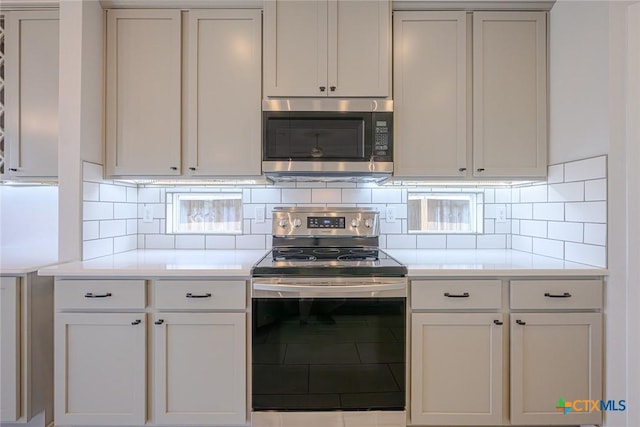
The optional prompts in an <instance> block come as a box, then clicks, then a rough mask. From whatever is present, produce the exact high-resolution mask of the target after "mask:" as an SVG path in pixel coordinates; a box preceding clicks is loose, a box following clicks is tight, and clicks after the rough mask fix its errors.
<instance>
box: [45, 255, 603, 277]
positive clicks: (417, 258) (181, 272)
mask: <svg viewBox="0 0 640 427" xmlns="http://www.w3.org/2000/svg"><path fill="white" fill-rule="evenodd" d="M266 252H267V251H266V250H153V249H147V250H142V249H140V250H133V251H129V252H124V253H121V254H116V255H110V256H106V257H101V258H96V259H92V260H88V261H78V262H71V263H66V264H60V265H55V266H51V267H47V268H44V269H41V270H39V274H40V275H46V276H59V277H82V276H84V277H97V276H120V277H165V276H173V277H177V276H182V277H204V276H219V277H247V278H248V277H249V276H250V274H251V267H252V266H253V265H254V264H255V263H256V262H258V260H259V259H261V258H262V257H263V256H264V255H265V253H266ZM386 252H387V253H389V254H390V255H391V256H393V257H394V258H396V259H397V260H398V261H400V262H402V263H403V264H406V265H407V266H408V269H409V276H411V277H430V276H431V277H436V276H603V275H606V274H607V270H606V269H602V268H598V267H593V266H588V265H584V264H577V263H572V262H568V261H562V260H558V259H554V258H548V257H544V256H540V255H532V254H528V253H524V252H519V251H513V250H509V249H507V250H502V249H479V250H473V249H461V250H451V249H447V250H442V249H428V250H422V249H418V250H415V249H388V250H386Z"/></svg>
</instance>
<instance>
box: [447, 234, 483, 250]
mask: <svg viewBox="0 0 640 427" xmlns="http://www.w3.org/2000/svg"><path fill="white" fill-rule="evenodd" d="M475 247H476V236H470V235H463V236H458V235H451V234H449V235H447V249H474V248H475Z"/></svg>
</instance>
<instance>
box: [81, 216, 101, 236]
mask: <svg viewBox="0 0 640 427" xmlns="http://www.w3.org/2000/svg"><path fill="white" fill-rule="evenodd" d="M99 237H100V221H83V222H82V240H93V239H98V238H99Z"/></svg>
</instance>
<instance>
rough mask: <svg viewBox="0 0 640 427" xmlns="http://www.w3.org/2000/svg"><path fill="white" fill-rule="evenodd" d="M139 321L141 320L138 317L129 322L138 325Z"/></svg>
mask: <svg viewBox="0 0 640 427" xmlns="http://www.w3.org/2000/svg"><path fill="white" fill-rule="evenodd" d="M140 323H142V320H140V319H136V320H134V321H133V322H131V324H132V325H139V324H140Z"/></svg>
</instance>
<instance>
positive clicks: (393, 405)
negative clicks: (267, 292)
mask: <svg viewBox="0 0 640 427" xmlns="http://www.w3.org/2000/svg"><path fill="white" fill-rule="evenodd" d="M405 311H406V299H405V298H350V299H344V298H318V299H268V298H264V299H262V298H258V299H253V313H252V315H253V318H252V319H253V320H252V323H253V325H252V328H253V331H252V332H253V335H252V340H253V342H252V344H253V347H252V358H253V362H252V367H253V369H252V378H253V387H252V389H253V392H252V402H253V403H252V407H253V410H254V411H260V410H280V411H302V410H304V411H323V410H346V411H348V410H404V409H405V360H406V356H405V334H406V326H405V325H406V317H405Z"/></svg>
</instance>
